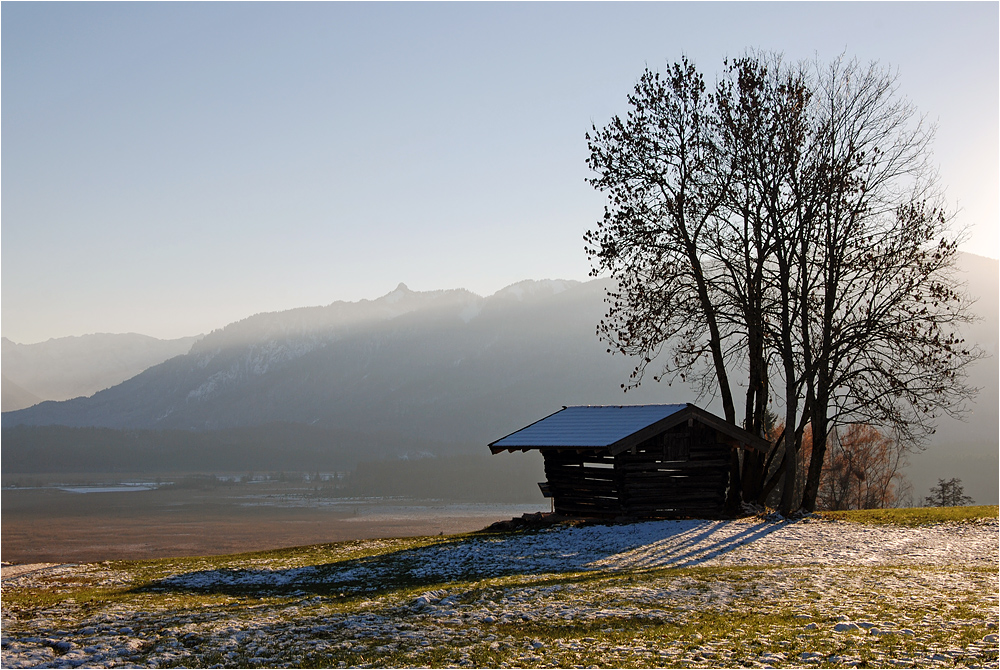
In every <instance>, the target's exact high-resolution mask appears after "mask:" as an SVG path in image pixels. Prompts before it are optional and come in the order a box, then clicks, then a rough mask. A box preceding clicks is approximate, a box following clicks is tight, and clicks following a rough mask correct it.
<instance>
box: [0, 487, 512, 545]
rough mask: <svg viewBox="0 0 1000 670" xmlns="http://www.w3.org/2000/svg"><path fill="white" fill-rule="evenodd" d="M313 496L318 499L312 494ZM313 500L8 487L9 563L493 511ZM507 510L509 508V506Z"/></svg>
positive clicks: (291, 541) (387, 533)
mask: <svg viewBox="0 0 1000 670" xmlns="http://www.w3.org/2000/svg"><path fill="white" fill-rule="evenodd" d="M305 502H308V500H306V501H305ZM325 502H326V501H319V502H318V503H316V504H304V503H303V501H302V500H301V499H300V498H296V497H295V495H293V494H291V493H289V492H288V491H287V490H283V491H278V490H266V489H263V488H258V489H252V490H251V491H249V492H248V491H236V492H234V491H231V490H218V491H185V490H171V489H160V490H153V491H134V492H125V493H122V492H108V493H86V494H79V493H69V492H65V491H60V490H54V489H21V490H18V489H4V490H3V493H2V552H3V556H2V557H3V560H4V562H6V563H15V564H25V563H52V562H55V563H81V562H93V561H103V560H119V559H127V560H139V559H151V558H167V557H172V556H201V555H206V556H207V555H219V554H232V553H239V552H245V551H259V550H267V549H278V548H282V547H294V546H301V545H307V544H318V543H322V542H340V541H345V540H358V539H371V538H378V537H409V536H417V535H438V534H441V533H444V534H451V533H464V532H471V531H475V530H479V529H481V528H483V527H484V526H485V525H487V524H489V523H490V522H491V521H494V520H496V519H498V518H503V517H507V518H509V516H510V512H509V511H506V510H504V511H498V512H497V513H496V515H495V516H494V517H492V518H490V517H489V516H484V513H469V512H465V513H463V511H462V510H461V509H459V511H458V512H456V513H447V512H444V513H438V514H435V513H424V514H407V513H406V511H405V510H402V511H400V508H398V507H396V508H393V511H392V513H386V514H377V513H372V508H371V506H369V507H367V508H364V507H362V506H360V505H359V506H358V507H357V508H355V507H352V506H351V505H350V504H349V503H346V504H337V505H331V504H325ZM504 512H506V513H504Z"/></svg>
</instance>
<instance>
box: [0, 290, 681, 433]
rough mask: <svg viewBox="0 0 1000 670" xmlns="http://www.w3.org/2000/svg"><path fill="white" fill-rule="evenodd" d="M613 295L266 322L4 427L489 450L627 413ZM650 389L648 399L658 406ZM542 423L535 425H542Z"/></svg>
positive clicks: (363, 310)
mask: <svg viewBox="0 0 1000 670" xmlns="http://www.w3.org/2000/svg"><path fill="white" fill-rule="evenodd" d="M605 285H606V282H605V281H592V282H587V283H580V282H573V281H561V280H545V281H525V282H520V283H517V284H514V285H512V286H509V287H507V288H505V289H503V290H501V291H498V292H497V293H495V294H494V295H492V296H489V297H486V298H483V297H480V296H478V295H476V294H474V293H471V292H469V291H466V290H464V289H454V290H444V291H427V292H415V291H411V290H409V289H408V288H407V287H406V286H405V285H403V284H401V285H400V286H398V287H397V288H396V289H395V290H393V291H392V292H390V293H388V294H386V295H384V296H382V297H380V298H378V299H375V300H361V301H359V302H355V303H348V302H335V303H333V304H331V305H328V306H325V307H306V308H299V309H293V310H288V311H285V312H274V313H262V314H257V315H254V316H251V317H248V318H247V319H243V320H241V321H238V322H235V323H232V324H230V325H228V326H226V327H225V328H222V329H220V330H216V331H213V332H211V333H209V334H208V335H206V336H205V337H204V338H202V339H201V340H199V341H198V342H197V343H195V344H194V345H193V346H192V347H191V350H190V352H188V353H187V354H185V355H182V356H178V357H175V358H173V359H171V360H169V361H166V362H164V363H161V364H159V365H156V366H154V367H152V368H150V369H148V370H146V371H144V372H143V373H141V374H139V375H137V376H136V377H134V378H132V379H129V380H128V381H126V382H124V383H122V384H119V385H117V386H115V387H113V388H110V389H107V390H104V391H101V392H99V393H97V394H95V395H93V396H92V397H89V398H76V399H73V400H70V401H67V402H62V403H50V402H48V403H42V404H40V405H37V406H35V407H32V408H29V409H25V410H21V411H19V412H9V413H5V414H4V425H6V426H10V425H17V424H25V425H66V426H98V427H107V428H129V429H183V430H214V429H224V428H233V427H239V426H250V425H260V424H265V423H270V422H274V421H285V422H292V423H304V424H309V425H318V426H322V427H326V428H338V429H344V428H350V429H351V430H374V429H385V430H391V431H393V432H397V433H400V434H412V435H414V436H415V437H421V438H425V437H426V438H431V439H445V440H470V441H474V442H477V443H478V442H481V441H482V440H483V439H484V438H487V437H489V438H491V439H492V437H495V434H496V432H497V431H505V432H506V431H509V430H510V429H511V428H512V427H517V426H516V422H518V421H521V420H527V419H530V418H533V415H534V414H535V413H536V412H537V411H538V409H539V408H551V407H553V405H556V406H558V404H559V403H563V402H625V401H626V397H625V396H624V394H623V393H622V391H621V389H620V384H621V382H622V380H624V379H625V377H626V375H627V374H628V371H629V369H630V365H631V363H630V362H629V361H628V360H626V359H624V358H622V357H610V356H607V355H605V354H604V346H603V345H602V344H601V343H600V342H599V341H598V340H597V338H596V337H595V336H594V328H595V324H596V323H597V320H599V318H600V316H601V313H602V311H603V297H604V293H605V291H604V287H605ZM665 391H666V392H668V394H669V392H671V391H675V389H669V388H668V387H665V386H659V385H654V386H652V387H650V388H649V389H642V392H641V393H639V394H633V393H630V394H629V399H631V398H633V397H634V396H635V395H644V396H647V397H649V398H657V399H662V398H663V397H664V395H663V394H664V392H665ZM534 418H537V417H534Z"/></svg>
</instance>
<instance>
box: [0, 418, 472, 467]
mask: <svg viewBox="0 0 1000 670" xmlns="http://www.w3.org/2000/svg"><path fill="white" fill-rule="evenodd" d="M2 441H3V459H2V467H3V473H4V474H5V475H9V474H12V473H24V474H31V473H84V472H107V473H111V472H148V473H158V472H164V473H167V472H243V471H267V470H285V471H299V472H314V471H317V470H323V471H328V470H334V471H336V470H353V469H354V467H355V466H356V465H357V463H358V462H359V461H362V460H372V459H379V458H385V457H394V456H398V455H400V454H405V453H408V452H412V453H433V454H437V455H451V454H455V453H460V452H461V451H465V453H469V452H470V451H471V450H472V449H474V447H475V445H456V444H450V443H432V442H428V441H426V440H417V439H406V438H403V437H400V436H398V435H389V434H385V435H381V434H377V433H376V434H371V433H368V434H354V433H351V432H349V431H337V430H330V429H325V428H319V427H315V426H307V425H303V424H293V423H273V424H268V425H264V426H254V427H251V428H232V429H226V430H214V431H184V430H164V431H155V430H116V429H112V428H69V427H66V426H39V427H31V426H16V427H13V428H4V429H3V430H2ZM482 448H483V449H484V450H485V449H486V447H485V445H483V447H482Z"/></svg>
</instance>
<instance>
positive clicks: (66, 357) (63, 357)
mask: <svg viewBox="0 0 1000 670" xmlns="http://www.w3.org/2000/svg"><path fill="white" fill-rule="evenodd" d="M199 337H200V336H195V337H182V338H178V339H173V340H160V339H157V338H155V337H149V336H148V335H139V334H137V333H125V334H108V333H95V334H92V335H82V336H79V337H60V338H54V339H51V340H48V341H46V342H39V343H36V344H18V343H16V342H12V341H11V340H9V339H7V338H6V337H4V338H2V339H0V343H2V350H0V359H2V365H3V377H4V397H3V401H2V407H3V411H5V412H6V411H10V410H16V409H21V408H23V407H27V406H29V405H32V404H35V403H37V402H40V401H42V400H67V399H69V398H76V397H79V396H89V395H93V394H94V393H96V392H98V391H100V390H102V389H106V388H109V387H111V386H114V385H115V384H120V383H121V382H123V381H125V380H126V379H130V378H132V377H134V376H135V375H137V374H139V373H140V372H142V371H143V370H146V369H147V368H149V367H151V366H153V365H156V364H157V363H162V362H163V361H165V360H167V359H168V358H173V357H174V356H179V355H181V354H185V353H187V352H188V351H189V350H190V349H191V345H192V344H194V343H195V342H197V341H198V339H199Z"/></svg>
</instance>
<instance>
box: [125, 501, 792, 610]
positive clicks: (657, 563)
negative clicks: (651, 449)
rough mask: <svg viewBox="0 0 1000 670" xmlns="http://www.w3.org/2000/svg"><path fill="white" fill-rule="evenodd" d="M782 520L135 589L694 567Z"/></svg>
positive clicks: (559, 532) (442, 546)
mask: <svg viewBox="0 0 1000 670" xmlns="http://www.w3.org/2000/svg"><path fill="white" fill-rule="evenodd" d="M785 525H786V524H783V523H769V522H758V523H752V524H747V523H746V522H726V521H697V520H685V521H651V522H644V523H635V524H627V525H618V526H587V527H580V528H561V529H554V530H549V531H542V532H524V533H510V534H489V535H466V536H458V537H455V538H448V539H445V540H444V541H441V542H438V543H435V544H431V545H428V546H421V547H412V548H407V549H401V550H397V551H392V552H388V553H385V554H378V555H374V556H364V557H358V558H346V559H343V560H340V561H336V562H331V563H325V564H319V565H311V566H305V567H297V568H282V569H266V568H260V569H243V568H219V569H213V570H199V571H193V572H188V573H181V574H177V575H172V576H170V577H167V578H164V579H160V580H156V581H154V582H152V583H150V584H147V585H145V586H143V587H140V588H138V589H137V590H140V591H161V592H162V591H177V592H198V593H220V594H230V595H250V594H265V593H266V594H282V593H283V594H296V595H306V594H315V595H332V596H339V597H344V598H350V597H354V596H361V595H363V596H365V597H372V596H376V595H378V594H381V593H386V592H390V591H395V590H399V589H405V588H420V587H431V586H434V585H441V584H444V583H448V582H454V581H465V580H470V581H474V580H480V579H488V578H493V577H505V576H516V575H539V574H553V575H557V574H560V573H580V572H589V571H598V570H611V571H619V570H622V571H624V570H636V569H653V568H668V567H676V568H681V567H695V566H698V565H701V564H704V563H705V562H707V561H710V560H712V559H713V558H716V557H718V556H721V555H723V554H726V553H728V552H731V551H733V550H735V549H737V548H739V547H744V546H746V545H749V544H752V543H754V542H756V541H757V540H760V539H761V538H764V537H766V536H767V535H769V534H770V533H773V532H775V531H777V530H779V529H781V528H782V527H783V526H785Z"/></svg>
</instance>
